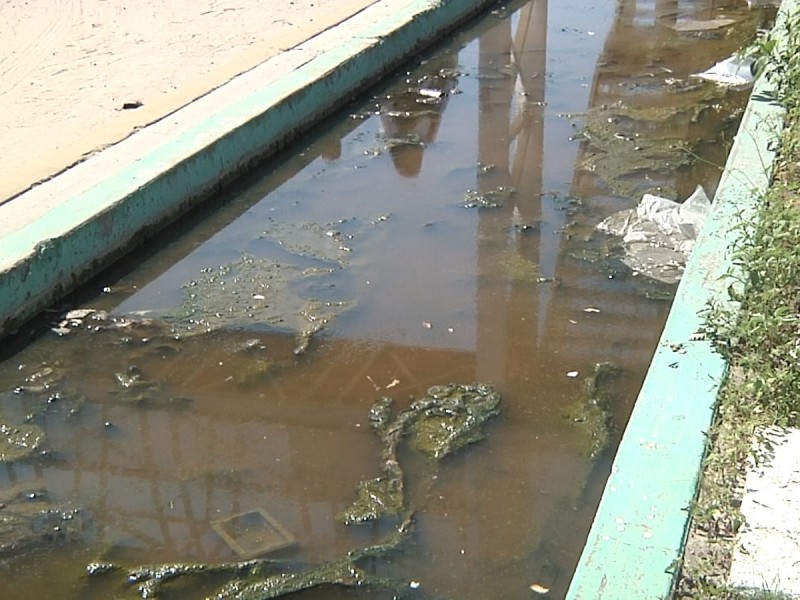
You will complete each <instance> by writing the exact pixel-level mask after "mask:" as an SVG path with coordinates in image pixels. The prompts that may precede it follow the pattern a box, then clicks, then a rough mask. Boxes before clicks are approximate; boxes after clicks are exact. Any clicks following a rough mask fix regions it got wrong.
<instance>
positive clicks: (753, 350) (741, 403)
mask: <svg viewBox="0 0 800 600" xmlns="http://www.w3.org/2000/svg"><path fill="white" fill-rule="evenodd" d="M784 38H785V39H788V43H787V44H786V45H785V46H782V47H780V48H779V46H778V45H777V44H776V43H775V41H774V38H769V37H767V38H764V39H763V40H762V41H761V42H760V44H759V46H760V48H759V49H760V53H761V55H762V56H766V57H767V59H768V60H769V62H770V63H771V64H772V65H773V67H774V68H773V69H772V71H771V73H770V75H769V76H770V78H771V81H772V83H774V84H775V87H776V89H777V91H778V96H779V100H780V101H781V103H782V104H783V105H784V107H785V108H786V126H785V128H784V131H783V133H782V138H781V144H780V151H779V160H778V162H777V163H776V165H775V174H774V180H773V182H772V184H771V187H770V189H769V191H768V192H767V194H766V196H765V198H764V201H763V204H762V206H761V208H760V210H759V214H758V218H757V219H756V220H755V222H754V223H751V224H743V225H742V227H747V228H748V232H747V233H748V235H747V236H745V238H746V239H745V240H744V241H743V242H742V244H741V246H740V247H739V248H737V249H736V261H737V262H738V263H739V264H740V265H742V266H743V267H745V268H744V269H743V272H744V275H743V278H742V280H741V281H737V282H735V283H736V285H733V286H731V288H730V295H731V300H733V301H735V304H737V305H738V306H739V308H738V310H736V311H733V310H731V309H730V308H720V307H710V308H709V310H708V313H707V325H708V330H709V332H710V333H711V336H712V339H713V340H714V341H715V343H716V345H717V347H718V348H719V350H720V352H722V353H723V355H724V356H725V357H726V359H727V360H728V362H729V364H730V373H729V376H728V378H727V381H726V383H725V385H724V387H723V390H722V393H721V395H720V399H719V400H720V402H719V409H718V412H717V416H716V420H715V423H714V425H713V427H712V430H711V432H710V434H709V453H708V456H707V458H706V461H705V464H704V474H703V480H702V483H701V488H700V495H699V497H698V500H697V502H696V504H695V506H694V507H693V509H692V526H691V531H690V538H689V539H690V541H689V544H688V547H687V553H686V556H685V557H684V565H683V571H682V577H681V579H680V581H679V584H678V588H677V591H676V595H675V596H676V598H698V599H738V598H763V599H767V598H781V596H780V595H776V594H770V593H769V592H763V593H759V594H757V595H753V594H752V593H749V594H746V593H743V592H741V591H737V590H733V589H730V588H728V587H727V585H726V578H727V574H728V571H729V568H730V562H731V553H732V550H733V543H734V537H735V535H736V533H737V531H738V530H739V528H740V527H741V526H742V524H743V522H744V520H743V517H742V515H741V513H740V511H739V508H738V507H739V504H740V502H741V492H742V487H743V482H744V469H745V464H746V461H747V460H748V458H749V457H751V458H755V459H758V458H759V457H753V456H752V447H753V440H754V437H755V435H756V432H757V431H758V430H759V429H760V428H763V427H768V426H773V425H778V426H795V427H797V426H800V14H799V13H795V14H794V15H792V16H791V17H790V18H789V19H788V21H787V31H785V32H784Z"/></svg>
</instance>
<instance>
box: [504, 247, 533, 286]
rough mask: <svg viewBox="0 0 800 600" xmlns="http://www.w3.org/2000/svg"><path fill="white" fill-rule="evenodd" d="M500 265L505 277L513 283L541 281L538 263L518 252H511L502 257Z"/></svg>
mask: <svg viewBox="0 0 800 600" xmlns="http://www.w3.org/2000/svg"><path fill="white" fill-rule="evenodd" d="M500 267H501V268H502V269H503V272H504V273H505V276H506V278H507V279H508V280H510V281H513V282H515V283H541V282H542V276H541V273H540V271H539V265H538V264H536V263H535V262H534V261H532V260H530V259H528V258H525V257H524V256H520V255H519V254H516V253H513V254H510V255H509V256H506V257H504V258H502V259H501V260H500Z"/></svg>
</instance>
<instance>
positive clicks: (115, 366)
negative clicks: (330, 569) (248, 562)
mask: <svg viewBox="0 0 800 600" xmlns="http://www.w3.org/2000/svg"><path fill="white" fill-rule="evenodd" d="M740 4H742V3H741V2H734V1H730V2H724V1H717V2H711V1H705V2H701V1H693V2H690V1H680V2H679V1H678V0H672V1H669V2H664V1H656V2H653V1H651V2H635V1H633V0H628V1H624V0H620V2H618V3H617V4H616V5H610V3H605V2H601V3H589V4H587V3H585V2H578V1H577V0H573V1H569V2H560V3H556V4H550V5H548V3H547V1H546V0H532V1H529V2H516V3H512V4H510V5H509V6H508V8H498V9H497V10H496V11H495V12H494V13H493V14H491V15H489V16H487V17H486V18H484V19H483V20H481V21H480V22H478V23H476V24H475V25H474V27H473V28H471V29H469V30H467V31H464V32H463V33H460V34H459V35H457V36H456V37H455V38H454V39H453V40H452V43H451V44H449V45H448V46H446V47H442V48H438V49H436V50H435V51H434V52H432V53H431V54H430V55H429V56H427V57H425V58H424V60H422V61H421V62H420V64H418V65H416V66H415V67H414V68H413V69H412V70H411V71H409V72H408V73H407V74H403V75H401V76H400V77H399V78H398V80H397V81H396V82H393V83H391V84H389V85H388V86H387V87H386V88H385V89H382V90H380V91H379V92H378V93H377V94H376V95H375V96H374V97H372V98H370V99H368V100H366V101H364V102H363V103H362V104H360V105H358V106H354V107H352V109H351V111H350V112H351V113H352V114H351V115H348V116H347V117H345V118H342V119H340V120H339V121H338V122H335V123H333V124H332V125H331V126H330V129H329V130H326V131H324V132H321V133H320V132H318V133H317V134H315V135H314V136H312V137H310V138H308V139H307V140H305V141H304V142H303V145H302V147H299V146H297V147H293V148H292V149H290V151H287V153H286V155H285V156H284V157H283V158H282V159H281V160H280V161H278V162H275V163H272V164H270V165H269V166H267V167H265V170H264V172H263V173H262V174H260V175H258V176H256V177H253V178H251V179H250V180H249V181H247V182H245V183H243V184H241V185H240V186H239V187H238V189H237V190H236V195H235V197H231V198H229V199H228V202H226V203H225V204H224V205H222V206H220V207H219V208H218V209H216V210H214V211H213V212H211V214H209V215H206V216H202V215H201V216H196V217H195V219H194V221H193V222H192V223H191V225H192V226H191V228H190V230H189V231H185V227H186V225H184V227H183V228H182V229H184V230H182V231H180V232H177V231H176V230H174V231H173V232H172V235H171V237H170V239H169V240H168V241H167V242H166V243H165V244H164V246H163V247H162V248H160V249H159V252H158V253H154V254H150V255H147V256H145V257H142V258H141V260H140V263H139V264H137V265H136V266H135V268H132V269H131V270H130V271H126V272H124V273H122V274H120V275H119V278H118V279H117V280H115V281H104V282H103V285H108V286H109V288H110V291H108V292H107V293H104V294H99V295H98V296H96V297H94V298H92V299H91V300H89V301H87V303H86V304H87V305H88V306H91V307H92V308H95V309H98V310H106V311H109V312H110V317H109V319H105V318H102V319H94V320H93V317H91V316H90V317H87V318H85V319H83V320H81V319H77V320H76V321H75V322H74V323H73V324H70V323H66V324H65V327H67V328H71V329H72V332H71V333H69V334H68V335H64V336H58V335H56V334H55V333H50V334H48V335H45V336H43V337H42V338H41V339H39V340H37V341H36V342H35V343H32V344H31V345H30V346H29V347H28V348H26V349H25V350H24V351H22V352H20V353H19V354H18V355H16V356H14V357H13V358H9V359H8V360H6V361H5V362H4V363H3V364H2V365H1V366H0V390H5V391H3V392H2V395H0V402H1V403H2V404H0V407H1V408H2V418H3V419H4V420H5V421H6V422H9V423H12V424H15V425H21V424H23V423H34V424H36V425H37V426H38V427H41V428H42V430H43V431H44V432H45V433H46V435H47V442H46V443H45V444H44V446H43V447H44V448H46V449H47V450H48V451H47V452H45V453H44V454H43V455H38V454H37V455H36V456H33V457H28V458H26V459H22V460H17V461H14V462H4V463H1V464H0V486H1V488H0V489H2V494H3V497H2V498H0V501H6V502H10V503H11V504H12V505H13V506H16V504H14V503H15V502H17V500H18V499H19V498H23V499H24V498H25V497H26V495H27V494H31V493H34V494H39V496H38V497H39V498H42V497H45V498H47V499H48V500H49V501H52V502H53V503H54V504H57V505H59V506H62V505H69V506H75V507H81V509H82V514H83V519H82V527H81V532H80V535H78V536H77V538H78V539H77V541H76V540H75V538H71V541H66V540H64V539H58V540H55V542H56V543H55V544H53V545H47V546H46V548H47V552H45V553H42V552H40V551H35V550H31V551H29V552H25V553H22V554H21V555H20V556H17V557H16V558H14V559H10V558H9V559H8V562H7V565H8V566H7V570H6V572H4V577H3V579H2V583H0V591H2V595H3V596H8V597H59V598H64V597H69V595H70V593H71V594H72V596H73V597H76V598H77V597H80V598H89V597H97V598H100V597H109V595H111V594H115V595H119V596H121V595H122V594H123V593H125V592H123V591H122V590H123V589H124V588H125V587H126V584H125V582H124V581H121V580H117V579H114V578H111V579H108V580H103V581H101V582H96V581H87V580H86V579H85V578H84V576H83V573H84V566H85V564H86V563H87V562H89V561H91V560H98V559H102V560H109V561H115V562H119V563H122V564H126V565H133V564H137V563H142V562H145V563H153V562H157V561H207V562H216V561H223V560H231V559H233V558H234V556H233V553H232V551H231V550H230V548H228V546H227V545H226V544H225V543H224V542H223V541H222V540H221V538H219V536H217V534H216V533H215V532H214V530H213V529H212V527H211V522H212V521H214V520H216V519H219V518H221V517H225V516H228V515H232V514H236V513H240V512H244V511H248V510H251V509H256V508H264V509H266V510H268V511H269V513H270V514H272V515H273V516H274V517H275V518H276V519H277V520H278V521H279V522H280V523H282V524H283V525H284V526H285V527H286V528H287V529H288V530H289V531H291V532H292V534H293V535H294V536H295V537H296V538H297V540H298V541H299V543H298V545H297V546H295V547H293V548H291V549H288V550H284V551H282V553H281V554H280V557H282V558H285V559H286V560H287V561H289V562H291V563H293V564H317V563H320V562H322V561H326V560H333V559H335V558H337V557H339V556H341V555H343V554H344V553H345V552H346V551H347V550H348V549H349V548H352V547H356V546H360V545H363V544H366V543H371V542H373V541H375V540H377V539H380V537H381V536H382V535H383V534H385V533H387V531H388V530H389V529H390V525H389V524H386V523H383V524H378V525H375V526H371V525H368V526H357V527H346V526H344V525H343V524H341V523H340V522H339V521H338V520H337V519H336V515H337V514H338V513H339V512H340V511H341V510H342V509H343V508H344V507H346V506H347V505H349V504H350V503H351V502H352V500H353V498H354V490H355V486H356V484H357V483H358V482H359V481H360V480H362V479H366V478H370V477H374V476H376V475H377V474H378V472H379V466H378V465H379V462H378V455H379V453H380V443H379V440H378V439H377V437H376V436H375V435H374V433H372V432H371V431H370V429H369V427H368V422H367V415H368V411H369V408H370V406H371V405H372V403H373V402H374V401H375V400H376V399H377V398H379V397H381V396H383V395H391V396H393V397H394V398H395V403H396V406H397V408H398V409H402V408H405V407H406V406H407V405H408V404H409V402H410V398H411V397H412V396H413V397H420V396H421V395H423V394H424V393H425V391H426V390H427V388H428V387H429V386H431V385H434V384H440V383H448V382H464V383H469V382H476V381H483V382H491V383H493V384H494V385H495V386H496V387H497V388H498V390H499V391H500V392H501V393H502V395H503V413H502V415H501V416H500V417H499V418H498V419H497V420H496V421H495V422H493V423H491V424H490V425H489V427H488V428H487V433H488V437H487V439H485V440H483V441H482V442H481V443H480V444H478V445H475V446H471V447H469V448H467V449H465V450H464V451H462V452H461V453H459V454H457V455H456V456H454V457H451V458H449V459H447V460H446V461H445V462H444V463H443V464H442V466H441V469H440V470H439V471H438V472H436V473H432V472H431V467H430V465H427V464H425V463H424V462H423V461H421V460H420V459H419V457H415V456H414V455H413V454H412V453H410V452H406V453H404V454H403V456H402V458H403V460H404V461H405V462H406V463H407V465H406V469H407V479H408V481H407V485H408V488H409V502H410V503H413V506H414V508H415V509H416V511H417V512H416V521H417V523H416V528H415V530H414V534H413V537H412V539H411V541H410V543H409V545H408V547H407V549H406V551H405V552H403V553H402V554H400V555H398V556H396V557H394V558H393V560H391V561H384V562H380V561H372V562H370V564H369V565H368V566H367V567H368V570H369V571H370V572H371V573H375V574H379V575H387V576H393V577H399V578H401V579H402V580H407V581H412V580H413V581H415V582H420V588H419V590H417V593H418V594H424V595H425V596H426V597H431V598H446V597H490V596H500V597H503V598H516V597H520V598H527V597H530V594H531V591H530V589H529V586H530V585H531V584H533V583H538V584H541V585H544V586H546V587H549V588H552V597H558V596H561V595H563V594H564V592H565V590H566V587H567V585H568V583H569V578H570V575H571V570H572V568H573V565H574V563H575V561H576V560H577V556H578V554H579V552H580V549H581V546H582V542H583V539H584V536H585V533H586V531H587V530H588V527H589V523H590V520H591V515H592V512H593V510H594V506H595V504H596V502H597V495H598V493H599V488H600V486H601V485H602V482H603V478H604V477H605V473H606V469H607V467H608V459H609V456H610V454H611V453H613V448H610V449H609V450H607V451H606V452H605V453H602V454H601V455H599V456H594V457H591V456H590V455H589V451H588V448H589V447H590V446H591V440H590V439H588V438H589V436H588V434H587V432H586V431H585V430H584V429H582V428H581V427H580V425H576V424H575V423H573V422H572V421H571V420H570V419H568V418H566V417H565V415H566V413H567V407H568V406H569V405H571V404H572V403H573V402H574V401H575V400H576V399H577V398H579V397H580V396H581V394H582V393H583V390H584V389H585V378H586V376H587V375H588V374H589V373H591V371H592V369H593V367H594V365H595V364H596V363H599V362H612V363H614V364H616V365H618V366H619V367H620V368H621V376H620V378H619V379H618V380H617V382H616V383H615V386H614V389H613V392H614V398H615V401H614V402H613V403H612V404H611V405H610V406H609V410H610V413H611V419H612V421H613V423H614V425H615V427H616V429H615V432H616V433H618V432H619V430H620V428H622V427H623V426H624V423H625V420H626V419H627V415H628V413H629V411H630V407H631V403H632V402H633V400H634V398H635V396H636V392H637V390H638V386H639V384H640V382H641V379H642V378H643V374H644V371H645V369H646V366H647V364H648V361H649V357H650V355H651V354H652V351H653V348H654V345H655V343H656V340H657V338H658V334H659V331H660V328H661V325H662V323H663V320H664V318H665V315H666V312H667V310H668V303H667V302H664V301H663V300H656V299H653V298H654V297H655V296H659V295H663V294H666V295H667V296H668V295H669V293H670V292H671V289H670V288H668V287H664V286H661V285H659V284H656V283H653V282H647V281H645V280H644V278H643V277H639V276H637V275H636V274H633V273H630V272H628V271H627V270H626V268H625V267H624V266H623V265H622V264H621V263H620V262H619V261H618V259H617V258H616V255H615V253H614V251H613V249H612V248H611V245H610V242H609V241H608V240H606V239H604V238H602V237H598V235H597V234H595V233H594V232H593V230H592V227H593V225H594V224H596V223H597V222H599V221H600V220H601V219H602V218H603V217H605V216H606V215H607V214H609V213H610V212H613V211H614V210H617V209H619V208H622V207H629V206H633V205H634V204H635V203H636V201H637V200H638V195H639V193H640V192H641V191H643V190H646V189H656V188H660V189H661V190H662V191H664V192H665V193H666V191H667V190H673V191H674V192H675V193H682V192H684V191H685V190H686V189H688V188H690V187H691V188H693V187H694V185H696V184H697V183H701V184H703V185H704V186H706V189H707V190H708V191H709V193H710V192H712V191H713V188H714V187H715V185H716V180H717V178H718V170H717V169H715V168H713V167H709V164H711V165H713V164H719V163H720V162H721V161H722V159H723V157H724V154H725V152H726V151H727V150H726V149H727V145H726V144H727V140H729V136H730V127H731V125H732V122H731V115H732V114H735V113H736V111H737V110H738V109H739V108H740V107H741V105H742V103H743V101H744V98H745V97H744V96H743V95H742V94H734V93H728V92H723V91H719V90H716V89H713V88H711V87H709V85H708V84H702V85H701V84H698V83H696V82H694V81H693V80H691V78H690V77H689V75H690V74H691V73H692V72H696V71H699V70H702V69H703V68H705V67H707V66H708V65H710V64H712V63H713V62H714V61H716V60H718V59H719V58H721V57H724V56H726V55H727V54H729V53H730V52H732V51H733V50H734V49H736V47H737V45H738V44H739V43H740V41H741V39H743V37H744V36H745V34H746V33H747V32H748V31H749V32H752V31H753V30H754V28H755V27H756V26H757V25H759V24H760V16H759V15H758V14H756V13H750V12H747V11H746V9H743V8H741V7H740V6H739V5H740ZM726 19H727V20H729V21H731V22H730V23H727V24H725V25H720V26H719V27H717V25H718V24H719V23H721V22H723V21H725V20H726ZM712 25H713V27H712ZM610 110H613V111H614V112H613V114H611V113H608V112H607V111H610ZM664 111H666V112H664ZM598 115H600V116H605V117H606V118H607V119H609V118H610V119H612V121H608V120H607V121H606V122H607V123H611V124H612V125H613V130H611V134H612V138H613V139H614V140H617V141H621V142H624V143H630V144H639V145H642V144H644V143H645V142H648V141H650V140H656V141H663V140H667V142H668V143H667V145H669V144H673V145H674V144H675V143H677V142H673V141H672V140H679V141H680V143H681V144H685V146H684V145H682V146H681V148H684V147H685V148H687V149H690V150H691V152H692V154H693V155H695V157H699V160H697V159H695V160H691V161H681V162H680V163H675V164H666V163H668V161H662V162H660V163H658V164H652V165H650V166H648V167H647V168H637V169H635V170H630V169H628V170H626V169H624V168H623V169H622V170H621V171H620V170H619V169H618V166H619V164H618V162H619V161H618V162H617V163H614V162H613V161H611V162H610V161H609V160H607V159H608V157H609V155H611V158H613V157H614V156H618V155H621V154H622V153H623V151H627V150H626V149H625V148H622V147H619V148H618V147H616V146H608V145H604V141H603V138H602V136H598V135H596V134H595V135H582V134H583V133H585V132H589V133H591V132H592V123H593V121H592V119H593V118H594V117H596V116H598ZM606 115H607V116H606ZM623 117H624V118H623ZM616 134H619V136H621V137H619V136H617V137H614V135H616ZM629 138H630V139H629ZM633 140H636V141H633ZM622 166H623V167H624V164H623V165H622ZM626 190H627V192H626ZM114 318H116V319H118V321H117V324H116V325H111V322H110V320H113V319H114ZM122 319H128V320H129V321H127V322H125V323H127V324H125V325H124V326H121V327H120V326H119V324H120V323H123V321H122ZM97 328H99V330H95V329H97ZM575 373H577V376H570V375H575ZM18 386H23V387H24V388H26V390H27V391H26V390H23V389H17V390H16V392H15V391H14V390H15V388H18ZM56 394H57V396H56ZM615 435H616V434H615ZM434 475H435V478H434V477H433V476H434ZM31 547H33V546H31ZM37 547H38V546H37ZM34 575H35V577H36V581H31V577H32V576H34ZM53 586H56V589H58V590H59V592H58V594H53V592H52V590H53V589H54V588H53ZM65 590H72V591H71V592H67V591H65ZM134 591H135V590H128V593H132V592H134ZM331 593H332V591H331V590H330V589H325V590H322V591H320V592H308V593H307V595H308V596H309V597H312V596H315V594H318V597H331V595H330V594H331ZM182 594H188V592H185V591H183V592H175V593H174V597H189V596H187V595H182ZM315 597H316V596H315Z"/></svg>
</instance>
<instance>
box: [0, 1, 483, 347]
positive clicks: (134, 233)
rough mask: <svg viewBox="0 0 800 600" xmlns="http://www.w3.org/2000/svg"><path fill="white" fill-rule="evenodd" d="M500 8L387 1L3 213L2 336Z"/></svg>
mask: <svg viewBox="0 0 800 600" xmlns="http://www.w3.org/2000/svg"><path fill="white" fill-rule="evenodd" d="M493 2H494V0H406V1H404V2H379V3H377V4H375V5H372V6H370V7H369V8H367V9H365V10H363V11H362V12H360V13H358V14H357V15H355V16H354V17H353V18H351V19H349V20H347V21H345V22H344V23H343V24H341V25H339V26H337V27H335V28H333V29H330V30H328V31H326V32H324V33H322V34H320V35H319V36H317V37H315V38H313V39H311V40H309V41H308V42H306V43H304V44H301V45H300V46H298V47H296V48H293V49H292V50H289V51H287V52H285V53H283V54H281V55H280V56H278V57H276V58H275V59H272V60H270V61H267V62H266V63H264V64H262V65H260V66H259V67H256V68H255V69H253V70H251V71H249V72H247V73H245V74H243V75H241V76H239V77H238V78H236V79H234V80H232V81H231V82H230V83H228V84H226V85H225V86H222V87H221V88H218V89H217V90H214V91H213V92H211V93H209V94H208V95H207V96H204V97H203V98H201V99H199V100H198V101H195V102H193V103H191V104H189V105H187V106H186V107H184V108H182V109H180V110H179V111H176V112H175V113H173V114H172V115H169V116H168V117H167V118H165V119H163V120H162V121H159V122H158V123H155V124H154V125H152V126H150V127H147V128H145V129H143V130H141V131H139V132H137V133H136V134H134V135H132V136H131V137H129V138H128V139H126V140H124V141H123V142H120V143H119V144H117V145H115V146H112V147H111V148H108V149H107V150H104V151H103V152H101V153H99V154H98V155H95V156H93V157H91V158H90V159H88V160H86V161H85V162H83V163H80V164H79V165H77V166H75V167H74V168H73V169H70V170H69V171H67V172H65V173H63V174H62V175H59V176H57V177H55V178H54V179H52V180H50V181H47V182H45V183H43V184H42V185H39V186H37V187H35V188H33V189H31V190H30V191H29V192H26V193H25V194H23V195H21V196H19V197H18V198H16V199H14V200H13V201H12V202H9V203H6V204H3V205H2V206H0V224H5V227H6V233H5V234H3V233H2V230H0V337H3V336H5V335H7V334H9V333H12V332H13V331H14V330H15V329H16V328H17V327H18V326H19V325H20V324H21V323H22V322H24V321H25V320H27V319H29V318H31V317H32V316H34V315H35V314H36V313H37V312H39V311H41V310H42V309H44V308H45V307H46V306H47V305H49V304H51V303H52V302H53V301H55V300H57V299H58V298H59V297H61V296H63V295H64V294H66V293H68V292H69V291H71V290H72V289H74V288H75V287H77V286H78V285H80V284H81V283H83V282H84V281H86V280H87V279H89V278H90V277H91V276H93V275H96V274H97V273H98V272H99V270H100V269H101V268H102V267H104V266H106V265H108V264H109V263H110V262H112V261H113V260H114V259H116V258H118V257H119V256H120V255H122V254H123V253H124V252H127V251H129V250H130V249H131V248H132V247H133V246H134V245H136V244H138V243H141V242H142V241H143V240H144V239H146V238H147V237H148V236H151V235H153V233H154V232H155V231H156V230H157V229H158V228H160V227H163V226H164V225H166V224H167V223H168V222H169V221H170V220H172V219H174V218H176V217H177V216H178V215H180V214H181V213H183V212H185V211H186V210H188V209H189V208H191V207H192V206H194V205H196V204H198V203H199V202H200V201H202V200H203V199H205V198H207V197H208V196H209V195H210V194H212V193H214V192H215V191H217V190H219V189H220V188H221V187H222V186H223V185H224V184H225V183H228V182H230V181H231V180H232V179H233V178H235V177H236V176H238V175H240V174H242V173H243V172H245V171H246V170H248V169H249V168H251V167H252V166H254V165H255V163H256V162H257V161H260V160H263V159H264V158H266V157H267V156H269V155H270V154H272V153H274V152H276V151H277V150H278V149H279V148H280V147H281V146H282V145H284V144H286V143H287V142H288V141H289V140H291V139H292V138H293V137H296V136H297V135H298V134H299V133H300V132H302V131H303V130H305V129H307V128H308V127H310V126H311V125H312V124H314V123H316V122H318V121H319V120H321V119H322V118H323V117H325V116H326V115H328V114H330V113H331V112H332V111H333V110H335V109H337V108H339V107H341V106H343V105H344V104H346V103H347V102H348V101H349V100H350V99H351V98H352V97H353V95H354V94H356V93H357V92H359V91H361V90H363V89H365V88H367V87H368V86H370V85H372V84H374V83H375V82H376V81H377V80H378V79H379V78H380V77H382V76H383V75H385V74H386V73H387V72H388V71H389V70H390V69H391V68H393V67H395V66H397V65H398V64H399V63H401V62H402V61H403V60H405V59H407V58H409V57H410V56H412V55H413V54H414V53H416V52H418V51H419V50H421V49H422V48H423V47H424V46H426V45H428V44H430V43H432V42H434V41H435V40H436V39H437V38H440V37H441V36H442V35H443V34H445V33H446V32H447V31H449V30H452V29H453V28H455V27H456V26H457V25H458V24H460V23H462V22H463V21H464V20H466V19H467V18H469V17H471V16H473V15H475V14H477V13H478V12H479V11H481V10H482V9H484V8H486V7H487V6H489V5H490V4H493Z"/></svg>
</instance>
